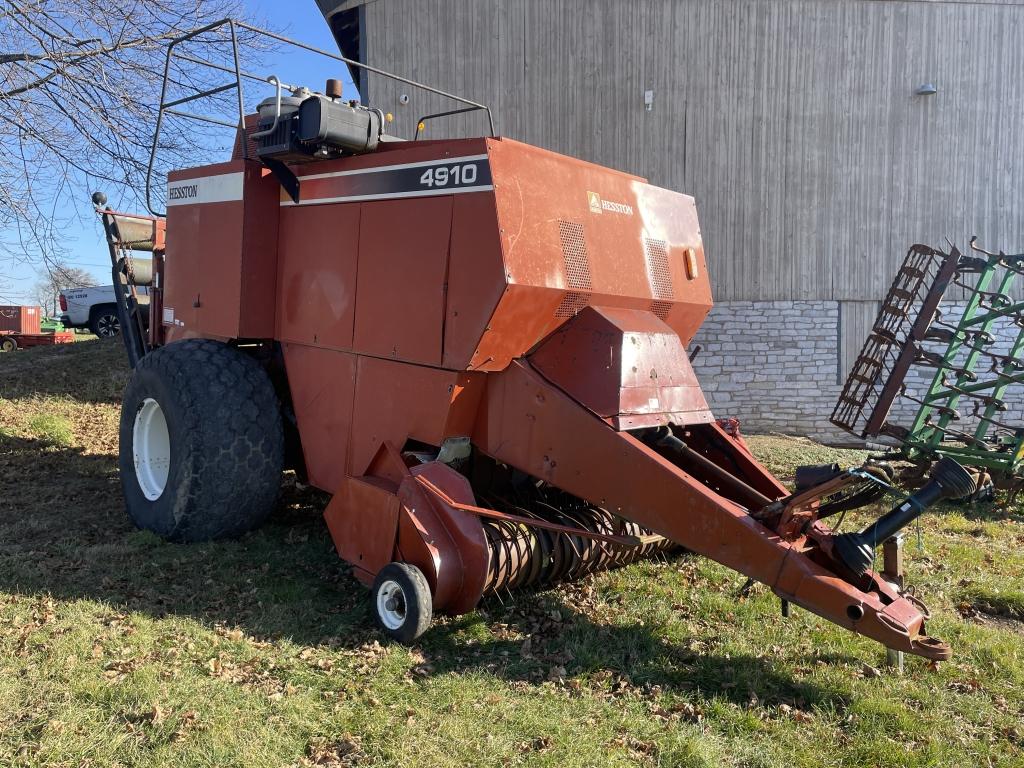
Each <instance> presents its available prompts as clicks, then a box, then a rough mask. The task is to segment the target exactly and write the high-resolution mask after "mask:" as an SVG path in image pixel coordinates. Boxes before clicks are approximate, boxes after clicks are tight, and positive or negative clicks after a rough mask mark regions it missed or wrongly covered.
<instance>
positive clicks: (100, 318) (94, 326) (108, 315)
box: [89, 304, 121, 339]
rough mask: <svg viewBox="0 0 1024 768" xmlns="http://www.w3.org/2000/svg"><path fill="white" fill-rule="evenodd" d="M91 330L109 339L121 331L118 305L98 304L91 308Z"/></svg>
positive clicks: (96, 334) (102, 337)
mask: <svg viewBox="0 0 1024 768" xmlns="http://www.w3.org/2000/svg"><path fill="white" fill-rule="evenodd" d="M89 330H90V331H91V332H92V333H93V334H94V335H95V336H99V337H100V338H101V339H109V338H111V337H113V336H117V335H118V334H119V333H121V320H120V319H119V318H118V316H117V305H115V304H97V305H96V306H95V307H93V308H92V309H91V310H89Z"/></svg>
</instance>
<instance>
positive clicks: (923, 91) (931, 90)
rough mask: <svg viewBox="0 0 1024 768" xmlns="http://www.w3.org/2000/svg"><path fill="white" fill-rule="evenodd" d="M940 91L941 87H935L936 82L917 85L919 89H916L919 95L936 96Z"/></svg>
mask: <svg viewBox="0 0 1024 768" xmlns="http://www.w3.org/2000/svg"><path fill="white" fill-rule="evenodd" d="M938 92H939V89H938V88H936V87H935V84H934V83H925V84H924V85H919V86H917V90H916V91H914V93H915V94H917V95H918V96H934V95H935V94H936V93H938Z"/></svg>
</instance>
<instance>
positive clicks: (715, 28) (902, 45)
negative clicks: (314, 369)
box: [321, 0, 1024, 301]
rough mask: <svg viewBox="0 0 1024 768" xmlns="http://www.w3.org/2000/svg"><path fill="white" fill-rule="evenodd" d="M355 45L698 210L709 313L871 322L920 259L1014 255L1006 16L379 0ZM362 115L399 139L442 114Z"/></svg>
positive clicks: (1003, 12)
mask: <svg viewBox="0 0 1024 768" xmlns="http://www.w3.org/2000/svg"><path fill="white" fill-rule="evenodd" d="M321 4H322V5H324V4H325V3H321ZM363 34H364V35H365V38H366V52H367V61H368V63H370V64H373V65H376V66H379V67H383V68H386V69H390V70H392V71H395V72H397V73H400V74H407V75H410V76H412V77H414V78H418V79H421V80H423V81H425V82H428V83H431V84H435V85H437V86H439V87H441V88H445V89H450V90H453V91H455V92H459V93H462V94H464V95H466V96H468V97H470V98H475V99H477V100H480V101H484V102H486V103H489V104H491V105H492V106H493V107H494V109H495V116H496V121H497V125H498V130H499V132H500V133H502V134H503V135H507V136H510V137H513V138H517V139H522V140H524V141H529V142H532V143H535V144H539V145H541V146H545V147H548V148H551V149H554V150H556V151H560V152H565V153H568V154H573V155H577V156H580V157H583V158H586V159H588V160H593V161H595V162H599V163H602V164H605V165H609V166H612V167H615V168H620V169H623V170H627V171H630V172H633V173H638V174H640V175H644V176H647V177H649V178H650V179H651V180H652V181H653V182H655V183H657V184H660V185H663V186H666V187H670V188H673V189H678V190H681V191H685V192H688V193H691V194H693V195H695V196H696V198H697V202H698V206H699V210H700V214H701V220H702V226H703V230H704V234H705V239H706V244H707V248H708V254H709V259H710V266H711V272H712V280H713V282H714V289H715V296H716V298H717V299H719V300H755V301H756V300H772V299H835V300H853V301H875V300H877V299H879V298H880V297H881V296H882V294H883V293H884V291H885V289H886V286H887V285H888V281H889V279H890V276H891V275H892V273H893V272H894V271H895V270H896V268H897V266H898V264H899V262H900V260H901V259H902V257H903V254H904V252H905V250H906V248H907V246H908V245H909V244H911V243H913V242H918V241H922V242H927V243H932V244H941V243H942V242H943V241H944V239H945V238H946V237H949V238H950V239H953V240H955V241H957V242H959V243H960V244H961V245H962V246H963V247H966V242H967V240H968V238H969V236H970V235H971V234H978V235H979V236H980V237H981V239H982V242H983V243H985V244H988V245H990V246H1001V247H1004V248H1006V249H1008V250H1009V249H1021V248H1024V221H1022V218H1024V217H1022V216H1021V212H1022V210H1024V182H1022V181H1021V179H1022V178H1024V120H1022V119H1021V115H1022V108H1024V57H1021V56H1020V52H1021V51H1022V50H1024V7H1022V6H1021V5H1020V4H1019V3H1016V2H1009V1H1007V2H948V1H946V2H943V1H941V0H924V1H922V0H918V1H917V2H902V1H900V0H892V1H886V2H881V1H880V0H847V1H841V0H547V1H546V2H534V1H531V0H502V1H501V2H499V1H498V0H377V1H376V2H371V3H369V4H368V5H367V6H366V18H365V28H364V30H363ZM924 82H933V83H935V84H936V85H937V86H938V89H939V92H938V94H937V95H935V96H929V97H921V96H915V95H914V90H915V88H916V87H917V86H918V85H920V84H922V83H924ZM646 89H652V90H653V91H654V108H653V110H652V111H651V112H647V111H645V109H644V106H643V94H644V90H646ZM399 93H408V94H409V95H410V97H411V102H410V104H409V105H408V106H400V105H399V104H398V98H397V97H398V95H399ZM369 100H370V102H371V103H372V104H373V105H374V106H379V107H382V108H384V109H385V110H390V111H392V112H393V113H394V114H395V115H396V116H397V117H398V121H397V128H398V131H399V132H400V133H401V135H410V134H411V131H412V128H413V125H414V121H415V118H416V117H417V116H419V115H421V114H425V113H427V112H430V111H436V110H439V109H447V108H450V106H449V104H445V103H442V102H441V101H438V100H436V99H431V98H424V97H423V96H421V95H420V94H417V93H416V92H415V91H412V90H409V89H408V88H406V87H404V86H401V87H395V86H394V84H392V83H389V82H386V81H383V80H381V79H379V78H373V77H371V79H370V86H369ZM484 126H485V123H484V121H483V119H482V118H479V117H476V116H469V117H461V118H457V119H455V120H452V121H450V122H448V123H445V124H442V123H437V124H433V125H431V126H430V127H429V128H428V132H427V136H428V137H429V136H436V137H441V136H446V135H451V133H452V132H455V133H457V134H458V133H461V134H473V135H479V134H480V133H482V132H483V131H484Z"/></svg>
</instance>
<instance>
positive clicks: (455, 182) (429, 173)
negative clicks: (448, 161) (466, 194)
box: [420, 163, 477, 188]
mask: <svg viewBox="0 0 1024 768" xmlns="http://www.w3.org/2000/svg"><path fill="white" fill-rule="evenodd" d="M476 179H477V167H476V163H464V164H457V165H439V166H435V167H431V168H427V170H425V171H424V172H423V175H422V176H420V185H421V186H424V187H431V188H433V187H461V186H468V185H472V184H476Z"/></svg>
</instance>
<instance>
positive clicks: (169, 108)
mask: <svg viewBox="0 0 1024 768" xmlns="http://www.w3.org/2000/svg"><path fill="white" fill-rule="evenodd" d="M225 26H226V27H227V28H228V29H229V31H230V33H231V52H232V60H233V64H234V66H233V67H232V66H224V65H221V64H216V63H214V62H211V61H207V60H205V59H202V58H199V57H197V56H192V55H189V54H184V53H180V52H176V51H175V49H176V48H177V47H178V46H179V45H181V44H182V43H185V42H188V41H189V40H192V39H194V38H196V37H198V36H199V35H202V34H204V33H206V32H211V31H213V30H215V29H220V28H221V27H225ZM240 29H242V30H247V31H249V32H253V33H255V34H258V35H263V36H264V37H268V38H270V39H271V40H276V41H278V42H281V43H286V44H287V45H292V46H295V47H296V48H301V49H302V50H305V51H309V52H311V53H316V54H319V55H321V56H326V57H327V58H329V59H333V60H335V61H340V62H341V63H343V64H345V65H347V66H349V67H355V68H357V69H361V70H364V71H366V72H372V73H373V74H376V75H380V76H382V77H385V78H387V79H389V80H394V81H396V82H399V83H405V84H406V85H409V86H412V87H413V88H418V89H420V90H423V91H427V92H428V93H433V94H435V95H437V96H441V97H443V98H446V99H451V100H452V101H455V102H458V103H459V104H465V105H467V109H464V110H459V112H463V111H465V112H473V111H477V110H480V111H483V112H485V113H486V115H487V127H488V131H489V134H488V135H490V136H492V137H493V136H494V135H495V132H494V116H493V114H492V113H491V108H490V107H489V106H487V105H486V104H481V103H479V102H476V101H473V100H471V99H467V98H465V97H463V96H458V95H456V94H454V93H449V92H448V91H442V90H441V89H440V88H434V87H433V86H430V85H426V84H424V83H420V82H417V81H416V80H410V79H409V78H407V77H402V76H401V75H396V74H394V73H393V72H388V71H386V70H383V69H379V68H378V67H373V66H370V65H369V64H363V63H362V62H360V61H356V60H354V59H350V58H348V57H346V56H342V55H340V54H336V53H332V52H330V51H326V50H324V49H322V48H317V47H316V46H312V45H308V44H306V43H302V42H299V41H297V40H292V39H290V38H287V37H284V36H283V35H279V34H277V33H276V32H271V31H269V30H266V29H260V28H259V27H254V26H252V25H251V24H246V23H245V22H243V21H238V20H236V19H231V18H227V19H221V20H220V21H215V22H212V23H210V24H206V25H205V26H202V27H197V28H195V29H193V30H190V31H189V32H186V33H185V34H183V35H180V36H179V37H176V38H174V39H172V40H171V41H170V42H169V43H168V44H167V55H166V58H165V61H164V78H163V83H162V84H161V86H160V107H159V109H158V110H157V117H156V128H155V130H154V131H153V144H152V146H151V147H150V152H149V165H148V166H147V168H146V207H147V208H148V209H149V211H150V213H152V214H153V215H154V216H165V215H166V212H158V211H157V210H156V209H155V208H154V207H153V200H152V186H153V165H154V163H155V162H156V153H157V147H158V146H159V142H160V130H161V128H162V127H163V120H164V113H167V114H171V115H176V116H178V117H187V118H190V119H194V120H201V121H203V122H207V123H212V124H214V125H221V126H225V127H228V128H235V129H239V130H244V126H245V94H244V92H243V88H242V80H243V78H244V79H247V80H253V81H256V82H261V83H268V84H270V85H275V86H276V88H277V92H278V94H279V95H280V91H281V89H282V88H288V86H287V85H286V84H285V83H282V82H280V81H279V80H278V79H277V77H275V76H274V75H268V76H266V77H262V76H260V75H254V74H252V73H250V72H245V71H243V70H242V68H241V66H240V64H239V57H238V32H237V30H240ZM175 58H178V59H182V60H184V61H189V62H191V63H193V64H199V65H202V66H207V67H210V68H212V69H216V70H219V71H221V72H226V73H228V74H232V75H234V76H235V82H234V83H228V84H226V85H220V86H217V87H215V88H208V89H206V90H202V91H197V92H196V93H194V94H191V95H189V96H185V97H182V98H178V99H174V100H173V101H167V83H168V79H169V76H170V71H171V61H172V59H175ZM232 89H235V90H237V92H238V123H237V124H232V123H230V122H228V121H226V120H221V119H220V118H216V117H210V116H209V115H199V114H194V113H191V112H185V111H183V110H179V109H175V107H179V106H181V105H183V104H187V103H189V102H192V101H197V100H199V99H203V98H207V97H209V96H213V95H215V94H218V93H224V92H226V91H229V90H232ZM278 104H280V100H279V101H278ZM247 144H248V142H246V141H243V142H242V152H243V156H244V157H246V158H248V147H247Z"/></svg>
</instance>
